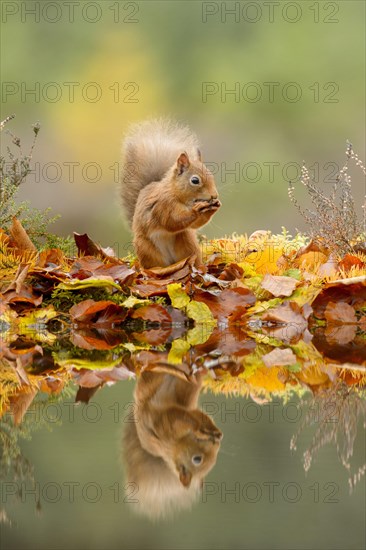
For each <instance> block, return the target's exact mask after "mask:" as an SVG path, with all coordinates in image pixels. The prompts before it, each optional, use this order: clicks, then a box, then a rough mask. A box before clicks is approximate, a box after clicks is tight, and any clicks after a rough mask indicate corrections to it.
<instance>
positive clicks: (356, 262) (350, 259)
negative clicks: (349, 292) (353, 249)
mask: <svg viewBox="0 0 366 550" xmlns="http://www.w3.org/2000/svg"><path fill="white" fill-rule="evenodd" d="M338 266H339V267H340V268H341V269H344V271H349V270H350V269H351V268H352V267H355V266H356V267H360V268H362V267H366V264H365V262H363V261H362V260H361V259H360V258H359V257H358V256H354V255H353V254H346V255H345V256H344V258H342V260H341V261H340V262H339V264H338Z"/></svg>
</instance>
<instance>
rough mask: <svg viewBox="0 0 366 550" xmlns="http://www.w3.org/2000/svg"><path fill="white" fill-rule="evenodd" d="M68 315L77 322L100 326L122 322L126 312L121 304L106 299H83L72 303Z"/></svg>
mask: <svg viewBox="0 0 366 550" xmlns="http://www.w3.org/2000/svg"><path fill="white" fill-rule="evenodd" d="M70 315H71V318H72V320H73V321H76V322H78V323H88V324H96V325H98V326H99V327H101V326H105V325H113V324H116V323H122V321H123V320H124V319H125V317H126V315H127V313H126V311H125V310H124V309H123V308H122V307H121V306H119V305H117V304H115V303H114V302H110V301H108V300H103V301H101V302H94V300H85V301H84V302H80V304H76V305H74V306H73V307H72V308H71V309H70Z"/></svg>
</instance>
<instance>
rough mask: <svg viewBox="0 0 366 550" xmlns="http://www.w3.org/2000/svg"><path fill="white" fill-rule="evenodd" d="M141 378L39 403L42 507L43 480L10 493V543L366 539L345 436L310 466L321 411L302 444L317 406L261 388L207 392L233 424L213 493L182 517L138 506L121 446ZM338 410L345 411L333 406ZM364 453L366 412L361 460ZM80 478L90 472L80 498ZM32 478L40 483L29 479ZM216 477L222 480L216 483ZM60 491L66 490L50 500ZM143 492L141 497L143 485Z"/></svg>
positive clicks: (276, 546) (11, 546)
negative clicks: (246, 394) (157, 516)
mask: <svg viewBox="0 0 366 550" xmlns="http://www.w3.org/2000/svg"><path fill="white" fill-rule="evenodd" d="M133 386H134V382H132V381H131V382H120V383H117V384H116V385H115V386H113V387H104V388H103V389H102V390H99V391H98V392H97V394H96V395H95V396H94V397H93V398H92V402H91V404H90V405H88V406H87V407H85V406H84V405H79V406H78V407H74V406H73V404H72V402H73V398H72V397H71V396H70V397H69V398H68V399H67V400H66V403H65V402H64V403H63V402H62V401H61V402H60V403H56V404H53V405H49V406H47V407H46V408H45V409H44V410H43V411H42V412H41V413H39V414H38V416H37V414H36V413H35V409H34V408H33V407H31V408H30V411H29V412H28V413H27V414H28V415H29V416H30V418H32V416H33V417H36V418H38V419H39V420H41V421H42V423H43V427H42V428H41V429H39V430H35V431H34V432H33V434H32V435H33V437H32V440H31V441H30V442H27V441H25V442H23V443H22V450H23V453H24V456H25V457H27V458H28V459H29V461H30V463H31V464H32V466H33V467H34V473H35V480H36V482H37V483H38V484H39V488H40V492H41V512H40V513H37V512H36V506H35V497H34V495H33V494H32V493H31V492H28V493H27V492H26V491H23V495H24V496H23V502H21V501H16V500H15V501H14V499H13V498H12V497H5V507H6V509H7V513H8V516H9V518H10V519H11V520H12V521H13V526H12V527H8V526H5V527H4V526H3V527H2V528H1V549H2V550H19V549H20V548H21V549H27V550H28V549H32V550H36V549H37V550H49V549H60V550H61V549H62V550H63V549H65V548H70V549H73V550H74V549H75V550H76V549H77V550H79V549H80V550H82V549H85V548H88V549H91V550H101V549H107V550H114V549H118V548H126V549H129V550H130V549H139V550H140V549H141V550H142V549H144V550H145V549H175V548H177V549H178V548H179V549H184V550H186V549H189V548H192V549H195V550H196V549H211V548H213V549H222V548H233V549H238V550H242V549H247V550H252V549H258V550H267V549H268V550H272V549H273V550H304V549H310V548H311V549H312V548H314V549H315V548H316V549H319V550H320V549H321V550H324V549H327V550H335V549H336V550H343V549H347V550H361V549H362V548H364V546H365V527H366V519H365V485H364V483H363V481H361V482H360V483H359V484H358V485H357V486H356V489H355V490H354V492H353V493H352V494H350V493H349V487H348V481H347V480H348V473H347V472H346V470H345V468H344V467H342V466H341V464H340V461H339V460H338V458H337V453H336V449H335V446H334V445H333V444H332V445H326V446H325V447H324V448H322V449H321V450H320V452H319V453H318V454H317V458H316V459H315V461H314V463H313V465H312V467H311V469H310V471H309V472H308V474H307V475H306V474H305V472H304V469H303V465H302V454H303V452H304V450H305V449H306V448H308V447H309V446H310V445H311V441H312V438H313V436H314V433H315V430H316V429H317V428H318V427H319V426H318V424H317V423H316V424H315V425H314V426H313V427H310V428H307V429H305V430H304V431H303V432H302V434H301V436H300V437H299V440H298V451H297V452H296V453H294V454H293V453H291V451H290V440H291V438H292V436H293V435H294V434H295V432H296V431H297V429H298V427H299V422H300V421H301V420H303V419H304V416H305V413H306V407H300V408H299V410H298V411H296V409H295V404H297V402H298V400H297V399H296V398H291V399H290V400H289V401H288V402H287V404H286V405H283V403H281V402H280V401H279V400H276V399H275V401H274V403H271V404H267V405H264V406H262V407H261V406H259V405H256V404H255V403H253V402H252V401H251V399H244V398H242V399H240V400H239V399H238V398H234V397H231V398H230V397H228V398H225V397H224V396H212V395H211V394H209V393H207V394H202V395H201V398H200V403H201V406H202V407H203V409H204V410H206V411H208V410H209V411H210V412H211V414H212V415H213V418H214V421H215V423H216V424H217V426H218V427H219V428H220V429H221V430H222V431H223V433H224V438H223V441H222V444H221V449H220V452H219V455H218V459H217V463H216V465H215V466H214V468H213V470H212V471H211V472H210V473H209V474H208V476H207V478H206V482H207V483H209V484H210V485H209V488H207V489H206V490H207V492H208V494H207V497H206V499H204V498H202V499H201V501H199V502H198V503H197V504H195V505H194V506H193V507H192V509H191V510H189V511H184V512H181V513H179V514H178V515H177V516H176V517H175V518H173V519H167V520H163V521H160V522H155V523H154V522H152V521H151V520H149V519H147V518H146V517H144V516H141V515H138V514H137V513H136V510H135V509H134V506H136V504H133V503H126V502H124V498H125V494H124V484H125V482H126V481H125V477H124V468H123V461H122V452H121V451H122V443H121V440H122V433H123V430H124V428H125V426H126V424H125V422H127V421H128V420H129V415H130V412H131V401H132V392H133ZM315 410H316V409H314V412H315ZM234 411H235V413H234ZM330 418H332V419H335V418H337V417H336V416H334V415H333V414H331V415H330ZM364 461H365V438H364V431H363V428H362V421H360V419H359V423H358V435H357V438H356V442H355V445H354V456H353V458H352V464H353V468H355V469H357V467H358V466H359V465H361V464H363V463H364ZM71 483H78V484H79V485H75V489H74V491H75V492H74V500H73V501H72V502H70V499H69V489H68V487H70V484H71ZM248 483H251V484H252V486H251V488H250V487H249V486H248V485H247V484H248ZM269 483H272V484H273V488H274V489H273V491H274V492H273V498H272V497H270V495H269V486H268V484H269ZM47 484H51V485H49V486H48V485H47ZM55 484H57V487H58V496H57V492H56V489H55ZM88 484H94V486H95V485H97V486H98V487H99V490H100V492H99V497H98V499H97V502H95V503H92V502H90V501H89V502H88V499H90V500H92V499H93V498H95V496H96V491H95V489H93V487H89V485H88ZM235 484H237V485H238V488H239V491H240V494H239V495H237V497H236V498H237V501H235V496H234V495H233V494H232V493H231V494H230V491H233V489H234V488H235ZM288 484H290V485H288ZM26 486H27V487H28V488H30V484H29V482H28V483H27V485H26ZM47 487H48V489H47ZM88 487H89V489H88ZM111 487H113V489H111ZM117 487H118V490H119V493H117ZM295 487H296V489H295ZM215 488H216V489H217V492H216V493H215V494H213V495H210V494H209V493H210V492H211V491H212V492H213V491H214V489H215ZM255 488H257V489H258V488H259V489H258V492H256V489H255ZM225 489H226V491H227V493H225ZM84 490H87V492H86V495H87V497H86V498H85V497H83V491H84ZM42 491H44V495H46V496H42ZM246 491H247V492H246ZM3 494H4V493H3ZM117 494H118V497H117V498H116V502H114V498H115V496H116V495H117ZM243 495H244V496H243ZM2 498H4V497H2ZM54 498H56V502H49V500H52V499H54ZM131 498H132V496H131ZM133 498H139V493H138V491H137V493H135V494H134V495H133ZM250 499H253V501H254V502H250V501H249V500H250ZM291 499H294V500H296V502H289V500H291ZM3 504H4V500H3Z"/></svg>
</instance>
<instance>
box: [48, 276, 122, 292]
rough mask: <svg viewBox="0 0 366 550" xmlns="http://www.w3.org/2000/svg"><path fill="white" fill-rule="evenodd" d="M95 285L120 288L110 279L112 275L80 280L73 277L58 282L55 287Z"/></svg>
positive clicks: (70, 287) (67, 287)
mask: <svg viewBox="0 0 366 550" xmlns="http://www.w3.org/2000/svg"><path fill="white" fill-rule="evenodd" d="M90 286H92V287H97V288H105V287H110V286H112V287H114V288H117V289H118V290H121V287H120V286H119V285H117V283H115V282H114V281H113V279H112V277H109V276H103V277H88V278H87V279H83V280H82V281H80V280H79V279H73V280H72V281H64V282H63V283H60V284H59V285H57V287H56V288H61V289H62V290H79V289H82V288H88V287H90Z"/></svg>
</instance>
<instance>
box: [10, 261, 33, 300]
mask: <svg viewBox="0 0 366 550" xmlns="http://www.w3.org/2000/svg"><path fill="white" fill-rule="evenodd" d="M28 271H29V264H26V265H24V264H20V265H19V266H18V269H17V272H16V274H15V277H14V279H13V280H12V282H11V283H10V285H9V286H8V287H7V289H6V291H5V292H7V291H8V290H15V292H16V293H17V294H19V292H20V291H21V288H22V286H23V284H24V281H25V279H26V278H27V275H28Z"/></svg>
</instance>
